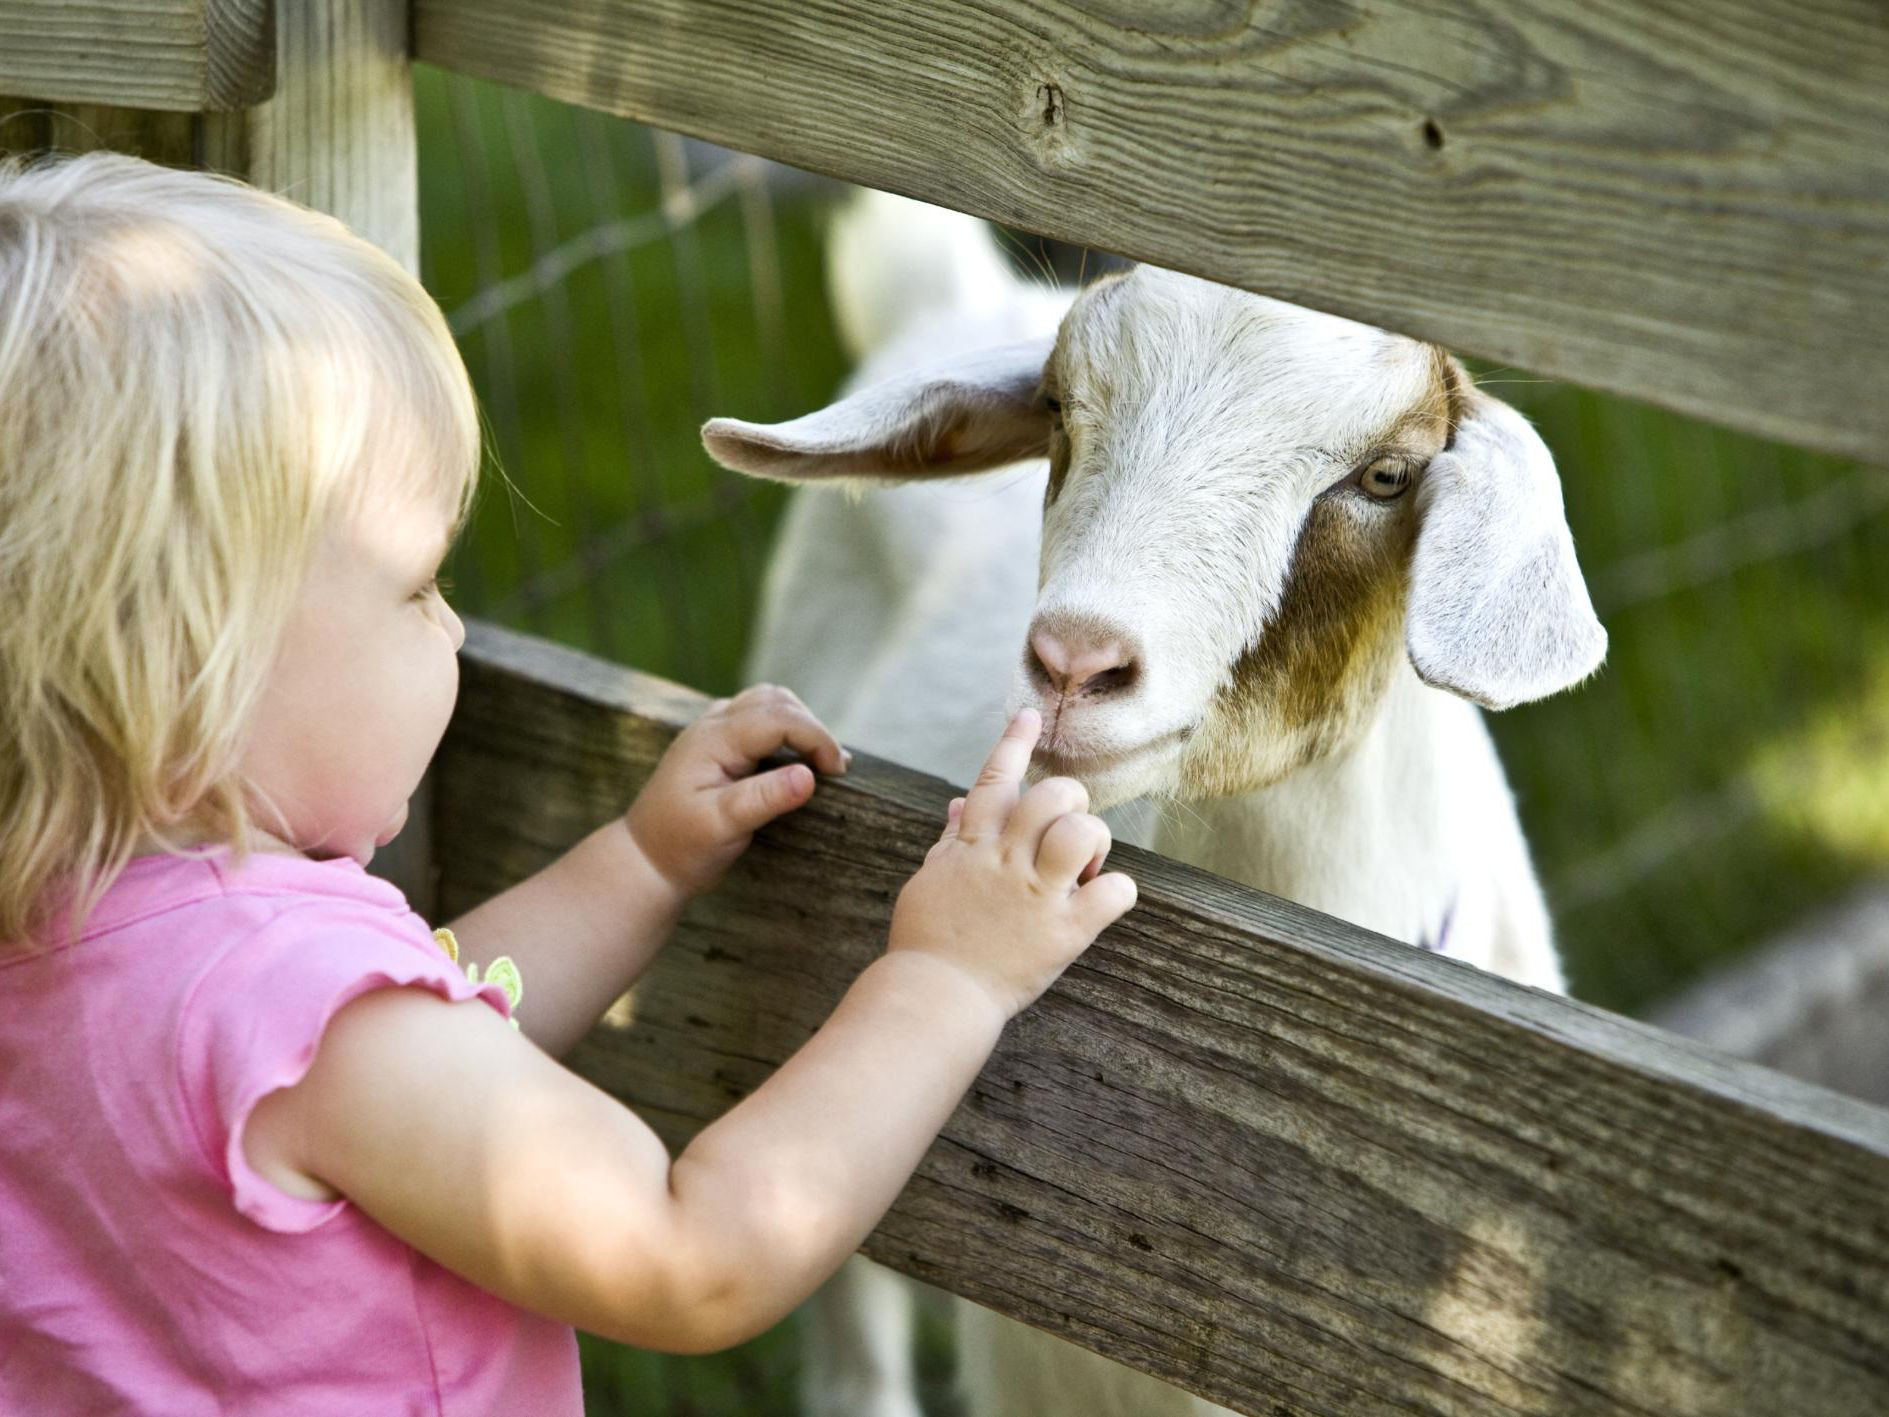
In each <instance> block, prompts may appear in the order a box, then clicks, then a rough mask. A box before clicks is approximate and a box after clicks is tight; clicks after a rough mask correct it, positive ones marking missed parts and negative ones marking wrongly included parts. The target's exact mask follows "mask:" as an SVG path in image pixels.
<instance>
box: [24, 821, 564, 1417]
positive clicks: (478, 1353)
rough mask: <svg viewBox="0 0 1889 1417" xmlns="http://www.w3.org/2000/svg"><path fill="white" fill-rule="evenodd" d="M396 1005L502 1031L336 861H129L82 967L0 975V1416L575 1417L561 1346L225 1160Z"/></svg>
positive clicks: (382, 892)
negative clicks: (334, 1041) (249, 1130)
mask: <svg viewBox="0 0 1889 1417" xmlns="http://www.w3.org/2000/svg"><path fill="white" fill-rule="evenodd" d="M407 984H412V985H419V986H421V987H424V988H427V989H431V990H433V991H434V992H435V993H437V994H439V995H440V996H441V997H443V998H446V999H450V1000H454V1001H459V1000H465V999H472V998H475V997H476V998H479V999H482V1000H484V1001H485V1003H487V1004H489V1005H490V1006H491V1007H493V1008H495V1009H497V1010H499V1012H500V1013H505V1012H507V1011H508V1009H509V1005H508V1004H507V1001H506V999H505V997H504V995H503V994H502V993H501V992H500V991H499V990H498V989H496V988H494V987H492V986H490V985H478V986H475V985H472V984H469V983H467V982H466V977H465V975H464V974H463V973H462V972H461V971H460V970H459V968H458V967H457V966H455V965H454V964H453V963H452V962H451V961H450V960H448V959H447V957H446V955H445V952H444V951H443V950H441V949H440V947H439V946H438V945H437V944H435V943H434V941H433V937H432V931H431V930H429V929H428V928H427V926H426V924H425V922H424V921H422V920H421V919H420V917H419V916H417V915H415V914H414V913H413V912H412V911H411V910H409V909H408V908H407V903H406V900H405V898H404V897H403V896H402V895H401V893H400V892H399V890H397V889H396V888H395V887H393V886H391V885H389V884H388V883H387V882H385V881H382V880H379V879H377V878H376V877H373V876H370V875H368V874H367V872H365V871H364V870H362V869H361V867H360V866H359V865H358V864H357V863H355V862H354V861H351V860H347V859H345V858H344V859H341V860H338V861H310V860H307V859H305V858H302V857H298V856H278V855H255V856H252V857H251V858H250V860H249V861H248V862H247V863H246V864H245V865H244V867H243V869H242V870H241V871H240V872H233V871H232V870H231V868H230V860H229V853H228V852H227V851H221V852H216V853H213V854H212V855H210V856H209V857H208V858H207V859H202V860H186V859H182V858H178V857H168V856H145V857H139V858H138V859H136V860H135V861H133V862H132V863H131V865H130V867H129V868H128V869H127V871H126V872H125V874H124V876H123V877H122V878H121V879H120V880H118V881H117V882H116V883H114V885H113V886H112V889H111V890H110V892H109V893H108V894H107V895H106V897H105V899H104V901H103V903H102V904H101V905H100V906H99V909H98V911H97V913H96V914H95V915H94V916H93V917H92V919H91V920H90V921H89V922H88V923H87V925H86V929H85V934H84V937H83V938H82V939H81V940H80V941H79V942H78V943H77V944H75V945H73V946H70V947H68V948H65V949H59V950H54V951H51V952H42V953H39V954H33V955H21V954H18V953H14V952H11V951H9V952H6V953H0V1413H9V1414H10V1413H15V1412H18V1413H33V1414H35V1415H36V1417H56V1415H57V1414H63V1413H85V1414H105V1413H121V1412H123V1413H130V1412H135V1413H140V1414H143V1413H154V1414H165V1417H171V1414H178V1417H184V1414H188V1415H189V1417H195V1414H200V1413H201V1414H212V1413H214V1414H239V1413H258V1414H260V1413H269V1414H272V1417H274V1414H285V1415H286V1414H317V1413H319V1414H335V1417H342V1415H343V1414H345V1417H360V1414H364V1413H374V1414H383V1413H384V1414H394V1413H467V1414H472V1413H478V1414H487V1413H506V1414H509V1413H531V1414H539V1413H545V1414H571V1415H572V1417H576V1414H581V1413H582V1411H583V1403H582V1400H581V1397H580V1395H579V1389H578V1365H577V1345H576V1339H575V1336H574V1335H573V1334H572V1332H571V1330H570V1329H569V1328H568V1327H567V1326H565V1325H563V1324H557V1323H553V1322H551V1321H550V1320H548V1319H543V1318H539V1317H537V1316H536V1315H533V1314H530V1313H527V1312H525V1311H524V1310H522V1309H519V1308H516V1307H514V1306H513V1305H511V1304H508V1303H506V1302H504V1301H503V1300H501V1299H498V1298H496V1297H494V1296H493V1295H491V1294H488V1293H487V1292H486V1291H484V1290H483V1289H480V1288H478V1287H477V1286H476V1285H473V1284H470V1283H468V1282H467V1281H465V1280H463V1279H461V1278H459V1277H458V1276H457V1275H455V1274H453V1273H452V1272H451V1271H449V1270H446V1269H442V1268H441V1267H440V1266H439V1265H436V1264H434V1263H433V1262H432V1261H430V1260H428V1259H426V1258H425V1257H424V1256H422V1255H420V1254H419V1253H418V1252H417V1251H415V1250H413V1249H411V1248H410V1247H408V1246H407V1245H406V1244H404V1243H403V1242H401V1241H400V1240H398V1239H396V1238H394V1236H392V1235H391V1234H389V1233H388V1232H387V1231H385V1230H383V1229H382V1228H381V1227H380V1226H378V1225H376V1224H375V1223H374V1222H373V1221H372V1220H370V1219H368V1217H367V1216H365V1215H363V1214H362V1213H361V1212H360V1211H359V1210H357V1209H356V1208H355V1207H354V1206H352V1205H350V1204H349V1203H348V1202H347V1201H328V1202H316V1201H311V1200H306V1199H301V1198H297V1197H294V1196H290V1195H288V1194H286V1193H284V1192H283V1191H281V1190H278V1189H277V1188H276V1187H274V1186H273V1185H271V1184H270V1183H269V1182H267V1181H265V1180H263V1179H262V1177H260V1176H259V1175H257V1174H256V1172H254V1171H253V1170H251V1168H250V1167H249V1165H248V1163H247V1162H246V1161H245V1159H244V1155H243V1144H242V1142H243V1137H242V1134H243V1126H244V1123H245V1122H246V1120H247V1119H248V1117H249V1114H250V1111H251V1109H252V1108H253V1107H254V1106H255V1104H256V1102H257V1101H258V1099H260V1098H261V1097H262V1096H263V1095H265V1094H266V1093H268V1092H271V1091H273V1090H275V1089H277V1088H280V1087H283V1086H285V1085H287V1084H289V1083H292V1082H295V1081H296V1080H297V1079H299V1078H300V1077H301V1076H302V1075H303V1073H305V1072H306V1071H307V1069H308V1066H309V1063H310V1061H311V1060H312V1059H313V1057H314V1054H315V1047H316V1044H317V1043H318V1042H319V1040H320V1038H321V1034H322V1030H323V1028H324V1027H326V1025H327V1021H328V1019H329V1018H330V1017H331V1016H333V1014H334V1012H335V1011H336V1010H337V1009H338V1008H340V1007H341V1005H343V1004H344V1003H346V1002H347V1001H348V1000H350V999H352V998H355V997H356V996H358V995H360V994H362V993H365V992H366V991H368V990H370V989H377V988H382V987H385V986H388V985H407ZM440 1086H442V1087H451V1086H452V1080H451V1079H450V1078H444V1079H441V1081H440ZM440 1184H441V1185H442V1186H450V1185H451V1178H449V1177H441V1178H440Z"/></svg>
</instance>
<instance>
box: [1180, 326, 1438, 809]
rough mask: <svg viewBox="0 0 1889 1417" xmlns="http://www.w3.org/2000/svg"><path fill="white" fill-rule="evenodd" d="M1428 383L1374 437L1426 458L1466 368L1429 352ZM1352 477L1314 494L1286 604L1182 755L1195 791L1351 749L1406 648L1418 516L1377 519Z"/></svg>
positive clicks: (1384, 445)
mask: <svg viewBox="0 0 1889 1417" xmlns="http://www.w3.org/2000/svg"><path fill="white" fill-rule="evenodd" d="M1430 368H1431V372H1432V378H1431V379H1430V380H1429V381H1428V384H1427V386H1426V388H1425V389H1424V391H1423V393H1422V394H1421V395H1420V396H1419V397H1418V398H1417V400H1416V401H1415V402H1414V403H1412V404H1411V406H1410V407H1409V408H1408V409H1406V410H1405V411H1404V412H1403V413H1401V414H1400V415H1398V417H1397V418H1396V419H1395V420H1393V421H1392V422H1391V423H1390V424H1389V425H1388V426H1387V427H1386V428H1385V429H1383V430H1382V432H1381V433H1380V434H1379V435H1378V436H1376V437H1374V438H1372V439H1370V440H1369V441H1368V444H1367V445H1366V446H1367V451H1366V453H1365V457H1366V458H1367V459H1368V458H1375V457H1380V456H1383V455H1384V454H1386V453H1392V454H1404V455H1407V456H1408V457H1409V458H1410V459H1411V460H1412V461H1413V462H1418V463H1423V462H1427V461H1428V460H1429V459H1430V458H1431V457H1433V456H1435V454H1436V453H1438V452H1440V451H1441V450H1442V449H1443V447H1444V446H1446V444H1447V441H1448V439H1449V437H1450V435H1451V433H1452V431H1453V429H1454V426H1455V423H1456V420H1457V418H1458V417H1459V416H1460V408H1461V401H1462V394H1461V391H1460V390H1461V382H1460V379H1459V371H1458V370H1456V368H1455V367H1454V361H1452V360H1451V359H1450V358H1449V356H1448V355H1447V354H1445V353H1443V352H1442V351H1441V350H1433V351H1432V358H1431V362H1430ZM1359 495H1361V494H1359V493H1357V492H1356V491H1355V490H1353V489H1352V488H1350V487H1349V486H1348V485H1347V486H1345V487H1342V488H1339V489H1336V490H1334V491H1332V492H1330V493H1327V494H1326V495H1324V496H1322V497H1320V498H1319V499H1318V500H1317V501H1315V502H1314V503H1313V504H1312V508H1311V511H1310V512H1309V513H1308V514H1307V516H1306V519H1305V524H1304V526H1303V527H1302V528H1301V529H1300V532H1299V539H1298V543H1297V545H1296V546H1295V547H1294V548H1293V554H1292V564H1291V569H1290V571H1289V572H1288V573H1287V576H1286V585H1285V590H1284V592H1283V594H1282V595H1281V596H1280V600H1279V608H1278V610H1277V611H1276V612H1275V613H1274V615H1273V617H1272V619H1271V621H1270V622H1269V623H1268V624H1267V626H1266V628H1265V630H1264V631H1263V632H1262V633H1261V635H1260V637H1259V640H1258V641H1257V642H1256V643H1255V644H1253V645H1252V646H1251V647H1250V648H1248V649H1247V650H1246V651H1245V652H1244V653H1243V654H1241V656H1240V658H1239V659H1238V660H1237V661H1236V662H1235V664H1234V666H1233V673H1232V675H1231V678H1230V681H1229V683H1228V684H1227V686H1226V687H1225V688H1223V689H1222V690H1221V691H1220V692H1219V693H1218V694H1217V695H1216V696H1215V698H1214V701H1213V703H1212V704H1211V705H1210V706H1209V708H1208V711H1207V714H1206V717H1205V720H1204V721H1203V722H1202V724H1201V726H1200V731H1198V732H1197V733H1195V734H1194V735H1193V736H1192V738H1191V739H1190V742H1189V746H1188V750H1187V753H1186V755H1185V756H1184V757H1183V759H1182V761H1181V767H1180V775H1181V784H1180V785H1181V791H1182V794H1183V795H1184V796H1188V797H1222V796H1230V795H1232V794H1234V793H1238V792H1250V791H1253V790H1255V789H1257V788H1259V787H1263V786H1265V785H1267V784H1268V783H1271V782H1276V781H1278V780H1279V779H1280V778H1282V777H1285V776H1287V775H1288V774H1290V773H1292V772H1295V771H1297V770H1298V769H1299V768H1301V767H1303V766H1305V765H1306V764H1307V763H1310V762H1313V761H1315V760H1317V759H1319V758H1322V757H1325V756H1327V755H1328V754H1330V753H1332V752H1334V751H1336V750H1338V749H1339V748H1341V747H1343V746H1344V745H1345V744H1346V743H1348V742H1350V741H1351V740H1352V739H1353V738H1354V737H1355V736H1356V734H1357V733H1358V732H1359V730H1361V729H1362V728H1363V727H1364V725H1365V724H1366V723H1368V722H1369V720H1370V717H1371V714H1372V712H1373V710H1374V709H1375V707H1376V705H1377V703H1378V701H1379V699H1381V698H1382V696H1383V693H1384V690H1385V687H1386V686H1387V685H1388V684H1389V682H1390V678H1391V675H1392V673H1393V672H1394V671H1395V669H1396V667H1397V664H1398V661H1399V659H1400V658H1401V657H1402V655H1403V653H1404V607H1405V602H1406V599H1407V593H1408V580H1409V567H1410V557H1411V551H1412V548H1413V547H1414V545H1415V543H1416V532H1417V524H1416V519H1415V517H1414V516H1411V515H1409V514H1408V509H1409V508H1411V507H1413V506H1414V502H1413V500H1412V494H1410V493H1406V494H1405V496H1404V497H1403V498H1402V499H1400V500H1399V502H1398V503H1397V504H1396V506H1397V508H1398V509H1399V510H1400V511H1403V512H1404V513H1405V514H1404V515H1398V516H1395V517H1394V518H1392V519H1390V520H1389V522H1388V524H1386V522H1384V521H1383V520H1381V519H1380V518H1379V512H1380V510H1381V509H1376V508H1369V509H1367V508H1365V507H1363V506H1362V505H1360V504H1359V503H1358V502H1357V501H1356V500H1355V499H1356V498H1357V497H1358V496H1359Z"/></svg>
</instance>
